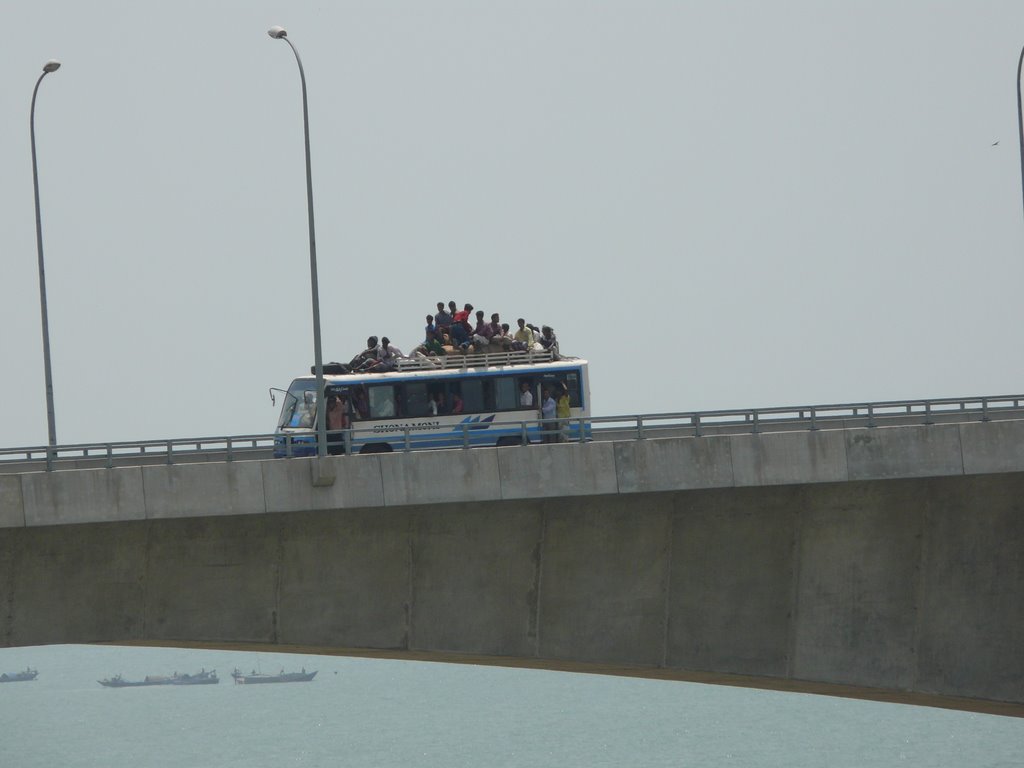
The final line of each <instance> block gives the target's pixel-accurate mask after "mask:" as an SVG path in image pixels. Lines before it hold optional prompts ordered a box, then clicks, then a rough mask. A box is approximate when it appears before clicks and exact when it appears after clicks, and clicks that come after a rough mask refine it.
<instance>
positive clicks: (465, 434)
mask: <svg viewBox="0 0 1024 768" xmlns="http://www.w3.org/2000/svg"><path fill="white" fill-rule="evenodd" d="M460 426H461V427H462V447H463V448H469V425H468V424H462V425H460Z"/></svg>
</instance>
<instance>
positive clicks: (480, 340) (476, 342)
mask: <svg viewBox="0 0 1024 768" xmlns="http://www.w3.org/2000/svg"><path fill="white" fill-rule="evenodd" d="M492 336H494V329H493V328H492V327H491V325H490V323H486V322H484V311H483V310H482V309H478V310H477V311H476V330H474V331H473V339H472V341H473V347H474V348H475V349H476V350H477V351H480V350H483V349H486V348H487V347H488V346H490V343H491V337H492Z"/></svg>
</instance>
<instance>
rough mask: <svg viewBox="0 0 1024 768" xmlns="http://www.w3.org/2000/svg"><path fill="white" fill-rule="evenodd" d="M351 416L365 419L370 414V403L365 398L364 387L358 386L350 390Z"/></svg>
mask: <svg viewBox="0 0 1024 768" xmlns="http://www.w3.org/2000/svg"><path fill="white" fill-rule="evenodd" d="M351 399H352V417H353V418H354V419H366V418H369V416H370V404H369V402H367V399H366V387H363V386H359V387H355V388H354V389H353V390H352V398H351Z"/></svg>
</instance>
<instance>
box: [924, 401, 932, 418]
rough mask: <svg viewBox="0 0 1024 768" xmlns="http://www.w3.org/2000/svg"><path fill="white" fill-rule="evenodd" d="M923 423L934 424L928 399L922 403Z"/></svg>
mask: <svg viewBox="0 0 1024 768" xmlns="http://www.w3.org/2000/svg"><path fill="white" fill-rule="evenodd" d="M924 423H925V424H934V423H935V422H934V421H932V404H931V401H928V400H926V401H925V404H924Z"/></svg>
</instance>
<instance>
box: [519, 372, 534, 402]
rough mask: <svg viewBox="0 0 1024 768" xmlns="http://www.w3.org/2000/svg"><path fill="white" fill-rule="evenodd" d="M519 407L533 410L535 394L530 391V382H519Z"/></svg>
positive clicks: (524, 380)
mask: <svg viewBox="0 0 1024 768" xmlns="http://www.w3.org/2000/svg"><path fill="white" fill-rule="evenodd" d="M519 405H520V406H521V407H523V408H533V392H531V391H530V382H529V381H527V380H526V379H523V380H522V381H520V382H519Z"/></svg>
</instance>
